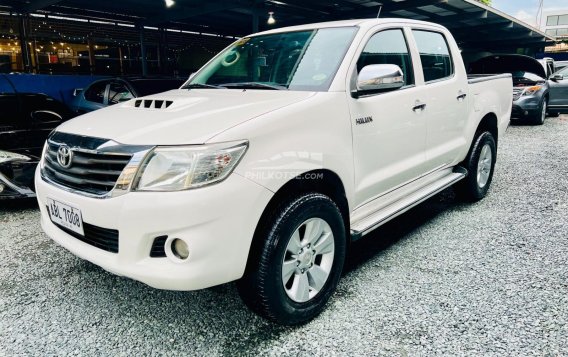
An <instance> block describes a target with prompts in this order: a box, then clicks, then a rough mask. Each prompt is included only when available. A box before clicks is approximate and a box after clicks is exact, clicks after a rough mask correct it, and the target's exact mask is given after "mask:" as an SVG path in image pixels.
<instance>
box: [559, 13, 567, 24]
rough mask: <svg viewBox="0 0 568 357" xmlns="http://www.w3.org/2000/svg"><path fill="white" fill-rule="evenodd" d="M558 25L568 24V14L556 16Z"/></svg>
mask: <svg viewBox="0 0 568 357" xmlns="http://www.w3.org/2000/svg"><path fill="white" fill-rule="evenodd" d="M558 25H568V15H560V16H558Z"/></svg>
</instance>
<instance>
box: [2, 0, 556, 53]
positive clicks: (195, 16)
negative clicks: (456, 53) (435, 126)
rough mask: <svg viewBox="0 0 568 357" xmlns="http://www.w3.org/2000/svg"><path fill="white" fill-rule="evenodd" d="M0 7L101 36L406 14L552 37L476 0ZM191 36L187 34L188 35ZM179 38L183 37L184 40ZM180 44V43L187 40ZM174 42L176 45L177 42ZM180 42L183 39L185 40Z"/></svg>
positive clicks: (84, 0)
mask: <svg viewBox="0 0 568 357" xmlns="http://www.w3.org/2000/svg"><path fill="white" fill-rule="evenodd" d="M2 4H3V5H0V12H4V14H5V15H7V14H9V13H26V14H27V13H29V14H31V16H32V19H38V18H39V19H41V18H42V17H43V18H44V19H45V18H48V19H52V20H53V21H57V23H58V24H59V26H60V27H61V29H60V30H59V32H61V33H66V34H68V35H77V36H85V35H91V36H95V37H98V38H103V39H104V38H105V37H106V38H119V39H121V40H130V41H136V40H137V39H139V37H138V33H137V31H136V28H135V27H134V26H146V27H147V28H150V29H154V28H165V29H168V30H166V31H167V32H168V34H171V35H172V36H171V37H172V38H174V39H175V38H176V36H175V32H176V31H177V32H178V33H183V32H181V31H188V32H195V33H206V34H216V35H220V37H225V36H231V37H232V36H243V35H246V34H249V33H251V32H253V30H265V29H268V28H270V27H271V26H269V25H267V23H266V20H267V18H268V14H269V12H273V13H274V18H275V20H276V24H275V25H273V26H272V27H274V26H278V27H281V26H289V25H298V24H305V23H310V22H322V21H330V20H342V19H354V18H369V17H377V15H378V13H379V10H380V17H404V18H411V19H417V20H425V21H432V22H436V23H439V24H442V25H444V26H446V27H448V28H449V29H450V30H451V31H452V32H453V34H454V36H455V37H456V39H457V41H458V43H459V44H460V46H462V47H463V48H470V49H487V50H495V49H502V50H504V49H516V48H533V49H538V48H543V47H544V46H545V45H546V44H547V43H552V42H553V41H554V40H553V39H552V38H551V37H547V36H546V35H545V34H544V33H543V32H541V31H539V30H538V29H536V28H533V27H531V26H529V25H527V24H525V23H522V22H520V21H519V20H517V19H515V18H513V17H511V16H508V15H506V14H504V13H502V12H499V11H497V10H495V9H493V8H491V7H487V6H485V5H482V4H480V3H479V2H477V1H475V0H381V1H380V2H379V1H373V0H332V1H329V0H309V1H306V0H208V1H202V0H175V4H174V5H173V6H171V7H169V8H168V7H166V5H165V1H163V0H120V1H111V0H96V1H93V0H36V1H29V0H4V1H2ZM186 33H187V32H186ZM180 41H182V40H180ZM170 42H171V41H170ZM182 42H183V41H182ZM175 44H176V41H175V40H173V42H172V43H171V45H174V46H175ZM180 44H181V43H180Z"/></svg>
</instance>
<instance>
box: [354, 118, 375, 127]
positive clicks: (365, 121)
mask: <svg viewBox="0 0 568 357" xmlns="http://www.w3.org/2000/svg"><path fill="white" fill-rule="evenodd" d="M372 122H373V117H364V118H357V119H355V124H357V125H361V124H368V123H372Z"/></svg>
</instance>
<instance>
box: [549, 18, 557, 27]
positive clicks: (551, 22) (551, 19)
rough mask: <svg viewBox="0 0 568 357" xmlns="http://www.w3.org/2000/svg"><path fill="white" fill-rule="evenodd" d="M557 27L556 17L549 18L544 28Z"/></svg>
mask: <svg viewBox="0 0 568 357" xmlns="http://www.w3.org/2000/svg"><path fill="white" fill-rule="evenodd" d="M556 25H558V16H549V17H548V19H546V26H556Z"/></svg>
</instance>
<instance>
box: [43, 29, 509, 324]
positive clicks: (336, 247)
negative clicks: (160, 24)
mask: <svg viewBox="0 0 568 357" xmlns="http://www.w3.org/2000/svg"><path fill="white" fill-rule="evenodd" d="M511 88H512V82H511V78H510V76H509V75H502V76H486V77H476V78H474V79H468V77H467V75H466V72H465V68H464V64H463V62H462V59H461V56H460V49H459V48H458V46H457V45H456V42H455V41H454V39H453V38H452V36H451V34H450V33H449V32H448V30H447V29H445V28H444V27H442V26H438V25H435V24H431V23H426V22H420V21H410V20H402V19H380V20H379V19H372V20H350V21H340V22H330V23H322V24H313V25H304V26H297V27H291V28H283V29H278V30H273V31H268V32H263V33H259V34H255V35H251V36H249V37H245V38H242V39H239V40H238V41H236V42H235V43H233V44H232V45H230V46H229V47H228V48H226V49H225V50H223V51H222V52H221V53H220V54H218V55H217V56H216V57H214V58H213V59H212V60H211V61H210V62H209V63H207V64H206V65H205V66H204V67H203V68H201V70H199V71H198V72H197V73H196V74H195V75H194V76H193V77H192V78H191V79H190V80H189V81H188V82H187V83H186V84H185V85H184V86H183V87H182V88H180V89H179V90H173V91H169V92H166V93H161V94H157V95H152V96H149V97H145V98H138V99H133V100H130V101H127V102H123V103H119V104H116V105H114V106H113V107H110V108H106V109H102V110H99V111H96V112H93V113H90V114H86V115H83V116H81V117H79V118H77V119H74V120H71V121H69V122H66V123H65V124H63V125H61V126H60V127H59V128H57V129H56V130H55V131H54V132H53V133H52V134H51V135H50V137H49V139H48V141H47V143H46V145H45V149H44V153H43V159H42V162H41V163H40V167H39V168H38V170H37V173H36V186H37V197H38V201H39V206H40V209H41V217H42V219H41V223H42V226H43V229H44V230H45V232H46V233H47V235H48V236H49V237H51V238H52V239H53V240H54V241H55V242H57V243H59V244H60V245H62V246H63V247H65V248H66V249H68V250H69V251H71V252H72V253H73V254H75V255H77V256H79V257H81V258H83V259H86V260H89V261H91V262H93V263H94V264H97V265H99V266H101V267H103V268H104V269H106V270H108V271H110V272H112V273H114V274H118V275H122V276H126V277H129V278H132V279H136V280H138V281H141V282H143V283H146V284H148V285H150V286H152V287H155V288H159V289H168V290H194V289H202V288H207V287H210V286H213V285H217V284H223V283H226V282H230V281H234V280H238V283H237V286H238V289H239V292H240V294H241V296H242V298H243V300H244V301H245V303H246V304H247V305H248V306H249V307H250V308H252V309H253V310H254V311H255V312H257V313H259V314H260V315H261V316H264V317H266V318H268V319H271V320H273V321H276V322H278V323H282V324H288V325H293V324H300V323H304V322H306V321H308V320H310V319H311V318H313V317H314V316H316V315H317V314H318V313H319V312H321V310H322V309H323V307H324V305H325V304H326V302H327V300H328V299H329V298H330V296H331V295H332V293H333V292H334V290H335V288H336V286H337V283H338V280H339V278H340V276H341V272H342V268H343V263H344V259H345V255H346V251H347V247H348V246H349V244H350V243H351V242H353V241H354V240H356V239H358V238H361V237H362V236H364V235H366V234H367V233H369V232H370V231H372V230H373V229H374V228H376V227H378V226H380V225H381V224H383V223H385V222H386V221H388V220H390V219H392V218H393V217H395V216H397V215H399V214H401V213H403V212H405V211H407V210H409V209H410V208H411V207H413V206H415V205H417V204H419V203H420V202H423V201H424V200H426V199H427V198H429V197H431V196H433V195H434V194H436V193H438V192H440V191H442V190H443V189H445V188H446V187H449V186H451V185H453V184H456V191H457V192H458V193H459V194H460V195H461V196H462V197H464V198H465V199H467V200H473V201H475V200H479V199H481V198H483V197H484V196H485V195H486V193H487V190H488V189H489V186H490V184H491V179H492V175H493V169H494V165H495V159H496V154H497V142H498V138H499V137H500V136H501V135H502V134H503V133H504V132H505V130H506V128H507V126H508V123H509V118H510V116H511V103H512V90H511Z"/></svg>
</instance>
